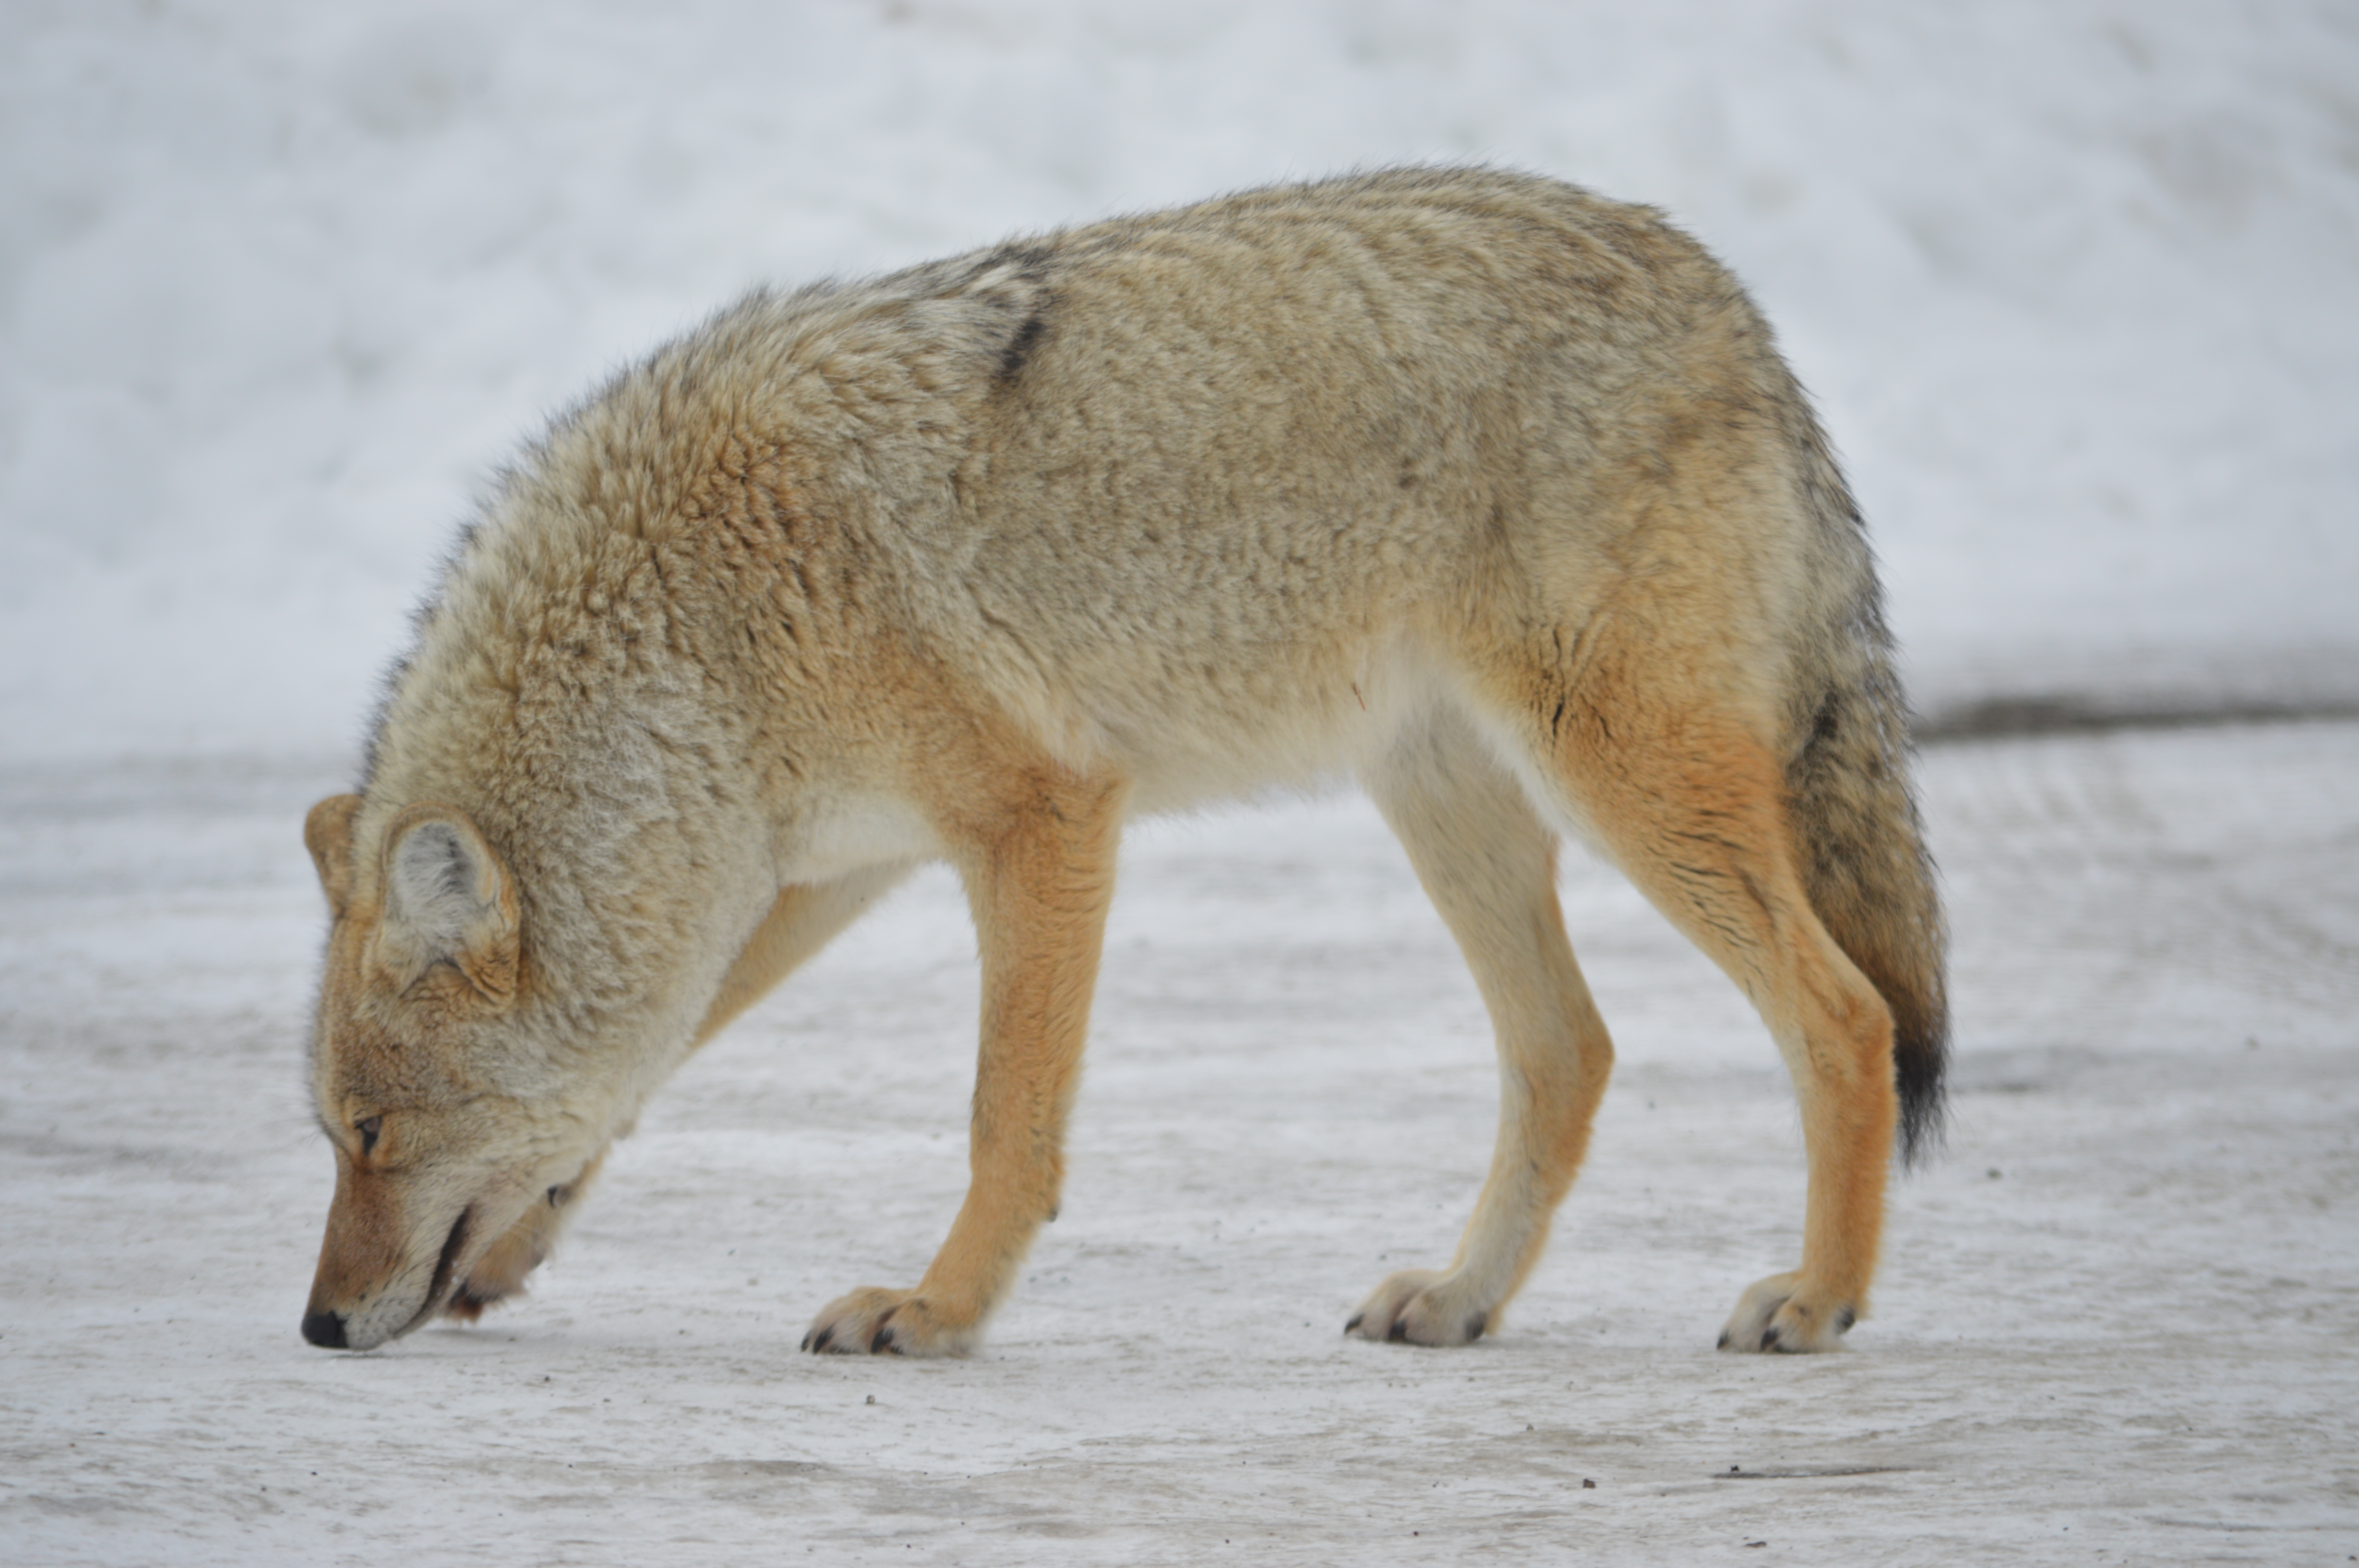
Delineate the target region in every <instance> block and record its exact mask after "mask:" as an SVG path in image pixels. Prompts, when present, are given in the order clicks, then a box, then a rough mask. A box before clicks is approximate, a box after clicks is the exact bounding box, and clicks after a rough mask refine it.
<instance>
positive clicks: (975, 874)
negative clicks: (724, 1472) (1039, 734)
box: [803, 770, 1125, 1356]
mask: <svg viewBox="0 0 2359 1568" xmlns="http://www.w3.org/2000/svg"><path fill="white" fill-rule="evenodd" d="M1124 793H1125V791H1124V787H1123V785H1122V784H1120V783H1119V782H1116V781H1112V780H1107V779H1103V778H1099V779H1074V778H1071V777H1065V776H1060V775H1058V774H1057V773H1054V772H1053V771H1049V770H1043V771H1040V772H1038V773H1031V774H1029V775H1027V778H1026V779H1025V780H1024V781H1023V784H1022V787H1020V788H1018V789H1016V790H1013V791H1011V792H1010V794H1011V795H1012V796H1014V797H1015V798H1012V799H1011V800H1010V801H1009V802H1008V803H1007V804H1006V806H1004V808H1002V809H1000V810H997V811H995V812H993V813H991V814H990V815H989V816H988V817H987V818H986V819H984V821H983V822H982V823H981V824H980V825H979V826H978V827H977V829H975V830H974V831H973V835H972V837H971V838H970V839H969V841H968V842H967V843H966V844H964V845H960V844H956V843H954V844H953V853H954V854H957V855H958V856H959V859H960V861H961V865H960V870H961V871H962V874H963V876H964V878H965V881H966V889H967V898H968V901H969V903H970V904H971V905H972V907H973V913H974V925H975V934H976V936H977V939H978V942H979V945H980V946H981V949H982V957H983V1041H982V1047H981V1049H980V1051H979V1052H978V1054H977V1057H976V1062H975V1084H974V1119H973V1130H972V1134H971V1139H972V1141H971V1145H970V1149H969V1155H968V1161H969V1167H970V1171H971V1175H970V1178H969V1183H968V1187H967V1195H966V1202H965V1204H964V1205H963V1206H961V1208H960V1209H959V1214H958V1218H957V1219H956V1221H954V1222H953V1223H952V1224H951V1233H950V1237H949V1238H948V1239H947V1240H945V1241H944V1242H943V1243H942V1248H941V1250H940V1252H938V1253H936V1254H935V1255H934V1261H933V1264H932V1266H931V1267H930V1268H929V1269H928V1270H927V1271H926V1274H925V1278H923V1279H922V1280H920V1281H918V1286H917V1288H916V1289H915V1290H909V1291H897V1290H886V1289H882V1288H879V1287H875V1286H871V1287H869V1288H867V1289H864V1290H858V1291H854V1292H852V1293H851V1294H849V1295H846V1296H842V1297H839V1298H838V1299H837V1300H835V1301H832V1302H831V1303H828V1304H827V1306H826V1307H825V1308H824V1309H823V1310H822V1311H821V1313H820V1314H819V1316H818V1317H817V1318H816V1319H814V1320H813V1322H812V1324H811V1326H810V1333H808V1334H806V1335H805V1336H803V1347H804V1348H805V1349H807V1350H812V1351H836V1352H843V1353H853V1352H859V1351H887V1350H889V1351H892V1352H894V1353H895V1354H897V1355H908V1356H962V1355H964V1354H966V1353H967V1352H968V1351H970V1350H972V1349H973V1347H974V1345H975V1342H976V1340H977V1338H978V1337H979V1336H980V1335H981V1333H982V1329H983V1324H984V1319H985V1318H986V1317H987V1316H989V1315H990V1313H991V1311H992V1309H993V1308H994V1307H995V1306H997V1305H998V1304H999V1303H1000V1301H1001V1299H1002V1298H1003V1297H1004V1296H1005V1295H1006V1291H1007V1287H1008V1285H1009V1283H1010V1282H1011V1281H1013V1280H1014V1279H1015V1276H1016V1267H1017V1265H1019V1264H1020V1263H1021V1262H1022V1261H1023V1260H1024V1254H1025V1251H1026V1250H1027V1249H1028V1248H1029V1247H1030V1246H1031V1244H1032V1238H1033V1236H1034V1234H1035V1233H1036V1232H1037V1231H1038V1229H1039V1227H1040V1226H1041V1224H1042V1222H1044V1221H1046V1220H1050V1219H1054V1218H1055V1217H1056V1215H1057V1201H1058V1194H1059V1192H1060V1189H1061V1187H1062V1185H1063V1182H1064V1174H1065V1159H1064V1139H1065V1118H1066V1114H1067V1112H1068V1111H1069V1110H1070V1109H1071V1106H1072V1101H1073V1090H1074V1087H1075V1086H1076V1084H1077V1083H1078V1082H1079V1079H1080V1076H1081V1064H1082V1044H1083V1043H1084V1041H1085V1040H1086V1038H1087V1036H1088V1033H1089V1022H1090V995H1091V991H1092V989H1093V987H1094V985H1095V984H1096V980H1097V969H1098V956H1099V953H1100V951H1101V949H1102V947H1103V943H1104V935H1105V914H1106V905H1107V903H1108V902H1109V901H1110V900H1111V899H1112V898H1113V896H1114V849H1115V842H1116V839H1117V838H1118V836H1119V833H1120V827H1121V819H1122V806H1123V796H1124Z"/></svg>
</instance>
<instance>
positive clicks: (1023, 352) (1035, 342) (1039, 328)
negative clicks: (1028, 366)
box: [998, 307, 1049, 385]
mask: <svg viewBox="0 0 2359 1568" xmlns="http://www.w3.org/2000/svg"><path fill="white" fill-rule="evenodd" d="M1047 330H1049V313H1048V310H1047V308H1045V307H1040V308H1035V309H1034V310H1033V312H1032V314H1031V315H1029V316H1027V317H1026V318H1025V319H1024V325H1022V326H1021V327H1018V328H1016V335H1015V336H1014V337H1012V338H1010V339H1008V340H1007V346H1006V348H1004V349H1002V350H1000V351H999V372H998V379H999V381H1000V383H1001V384H1003V385H1005V384H1007V383H1009V382H1012V381H1014V380H1015V379H1016V377H1017V376H1019V375H1021V374H1023V373H1024V366H1025V363H1026V362H1027V361H1028V360H1030V359H1031V357H1032V351H1033V350H1034V349H1035V348H1037V347H1038V346H1039V342H1040V336H1041V334H1042V333H1044V332H1046V331H1047Z"/></svg>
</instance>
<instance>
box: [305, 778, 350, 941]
mask: <svg viewBox="0 0 2359 1568" xmlns="http://www.w3.org/2000/svg"><path fill="white" fill-rule="evenodd" d="M360 808H361V797H360V796H359V795H330V796H329V797H328V798H327V799H325V800H323V801H321V803H320V804H319V805H317V806H313V807H312V808H311V812H310V816H306V817H304V818H303V848H305V849H309V850H310V851H311V864H312V866H313V867H314V868H315V869H317V870H318V871H319V873H320V891H321V892H324V893H326V894H327V895H328V914H329V917H330V918H331V919H334V920H342V918H343V917H344V906H345V905H346V904H348V903H352V901H353V815H354V814H355V813H357V812H358V811H359V810H360Z"/></svg>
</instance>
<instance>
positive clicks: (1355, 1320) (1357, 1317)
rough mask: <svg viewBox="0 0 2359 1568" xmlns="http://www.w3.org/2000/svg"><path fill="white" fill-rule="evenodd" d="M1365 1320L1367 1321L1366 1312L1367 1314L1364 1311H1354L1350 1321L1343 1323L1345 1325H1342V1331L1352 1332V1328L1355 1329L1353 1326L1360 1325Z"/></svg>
mask: <svg viewBox="0 0 2359 1568" xmlns="http://www.w3.org/2000/svg"><path fill="white" fill-rule="evenodd" d="M1367 1321H1368V1314H1366V1313H1364V1312H1355V1313H1353V1314H1352V1321H1351V1322H1349V1323H1347V1324H1345V1325H1343V1332H1344V1333H1346V1334H1349V1333H1351V1332H1352V1330H1353V1329H1355V1328H1357V1327H1359V1326H1360V1325H1362V1324H1364V1323H1365V1322H1367Z"/></svg>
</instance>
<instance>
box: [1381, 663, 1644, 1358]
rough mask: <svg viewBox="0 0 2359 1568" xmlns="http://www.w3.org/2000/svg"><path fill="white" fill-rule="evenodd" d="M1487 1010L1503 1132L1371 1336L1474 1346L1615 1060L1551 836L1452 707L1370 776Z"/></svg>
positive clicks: (1570, 1168)
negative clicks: (1439, 1240)
mask: <svg viewBox="0 0 2359 1568" xmlns="http://www.w3.org/2000/svg"><path fill="white" fill-rule="evenodd" d="M1366 784H1367V787H1368V791H1369V793H1370V794H1371V795H1373V796H1374V797H1375V801H1376V805H1377V808H1378V809H1379V810H1381V811H1382V812H1383V813H1384V815H1385V819H1386V822H1388V823H1389V824H1390V825H1391V826H1392V829H1393V831H1394V833H1395V834H1397V836H1398V837H1399V838H1400V841H1401V844H1402V846H1403V847H1404V848H1405V849H1408V857H1409V862H1410V864H1411V865H1412V866H1413V867H1415V869H1416V871H1417V874H1418V880H1419V881H1420V882H1422V883H1423V884H1424V886H1425V891H1426V893H1427V896H1429V897H1430V898H1431V899H1432V900H1433V903H1434V907H1435V908H1436V909H1438V910H1439V911H1440V914H1441V917H1442V919H1443V921H1444V922H1445V923H1446V924H1447V925H1449V927H1450V930H1451V935H1453V936H1455V937H1456V938H1457V939H1458V946H1459V948H1460V950H1461V951H1462V952H1463V953H1464V954H1465V956H1466V963H1467V967H1468V968H1470V969H1472V970H1473V974H1474V981H1475V984H1476V985H1477V986H1478V987H1479V988H1480V989H1481V990H1482V993H1483V1000H1484V1005H1485V1007H1487V1008H1488V1009H1489V1011H1490V1014H1491V1021H1492V1025H1493V1028H1494V1029H1495V1032H1496V1033H1497V1036H1498V1046H1499V1093H1500V1105H1499V1139H1498V1142H1497V1144H1496V1146H1495V1149H1494V1152H1493V1154H1492V1158H1491V1173H1490V1178H1489V1179H1488V1180H1487V1181H1486V1182H1484V1186H1483V1195H1482V1196H1481V1198H1479V1199H1478V1200H1477V1201H1476V1203H1475V1206H1474V1214H1473V1218H1472V1219H1470V1220H1469V1221H1468V1222H1467V1226H1466V1231H1465V1235H1464V1236H1463V1238H1462V1239H1461V1240H1460V1242H1459V1244H1458V1254H1457V1256H1456V1257H1455V1258H1453V1259H1452V1260H1451V1263H1450V1266H1449V1267H1448V1268H1447V1269H1445V1270H1440V1271H1431V1270H1408V1271H1403V1272H1400V1273H1397V1274H1394V1275H1392V1276H1391V1277H1390V1278H1388V1279H1386V1281H1384V1282H1383V1283H1382V1284H1380V1285H1378V1286H1377V1287H1376V1289H1375V1293H1373V1294H1372V1295H1370V1296H1369V1297H1368V1298H1367V1300H1366V1301H1365V1302H1364V1303H1361V1305H1360V1309H1359V1311H1358V1312H1357V1313H1356V1314H1354V1315H1353V1318H1352V1320H1351V1322H1350V1323H1348V1324H1346V1325H1344V1332H1345V1333H1346V1334H1356V1335H1358V1336H1361V1337H1363V1338H1366V1339H1399V1340H1406V1341H1408V1342H1409V1343H1410V1344H1414V1345H1463V1344H1465V1343H1467V1342H1468V1341H1469V1340H1473V1339H1475V1338H1478V1337H1480V1336H1482V1335H1483V1334H1484V1331H1485V1330H1486V1329H1489V1328H1490V1327H1492V1326H1494V1325H1495V1324H1496V1323H1497V1322H1498V1317H1499V1312H1500V1309H1501V1308H1503V1307H1504V1306H1505V1305H1506V1303H1507V1299H1508V1298H1509V1297H1510V1296H1512V1295H1514V1294H1515V1292H1516V1290H1517V1287H1518V1286H1520V1285H1521V1284H1522V1283H1523V1281H1524V1276H1525V1275H1526V1274H1527V1273H1528V1272H1529V1271H1530V1270H1531V1266H1532V1264H1533V1262H1534V1261H1535V1260H1537V1259H1538V1257H1539V1253H1540V1249H1541V1247H1542V1246H1543V1245H1544V1244H1545V1243H1546V1241H1547V1239H1548V1230H1549V1218H1550V1217H1551V1216H1553V1215H1554V1214H1555V1212H1556V1206H1557V1205H1558V1204H1559V1203H1560V1202H1561V1201H1562V1200H1563V1198H1564V1195H1565V1193H1566V1191H1567V1190H1568V1189H1569V1188H1570V1187H1571V1185H1572V1179H1573V1175H1574V1173H1576V1172H1577V1171H1579V1169H1580V1168H1581V1157H1582V1152H1583V1150H1585V1149H1586V1148H1587V1146H1588V1142H1589V1124H1590V1120H1591V1118H1592V1117H1593V1115H1594V1114H1595V1112H1596V1110H1597V1102H1598V1099H1599V1098H1600V1097H1601V1096H1603V1094H1604V1092H1605V1079H1606V1075H1607V1074H1608V1072H1609V1071H1610V1070H1611V1069H1612V1067H1613V1065H1614V1046H1613V1044H1612V1042H1611V1041H1610V1040H1609V1039H1608V1038H1607V1037H1606V1033H1605V1024H1604V1021H1603V1019H1601V1018H1600V1017H1599V1016H1598V1013H1597V1006H1596V1003H1595V1002H1593V1000H1591V999H1590V995H1589V988H1588V986H1587V985H1586V984H1584V983H1583V982H1582V978H1581V969H1580V968H1579V967H1578V966H1577V965H1576V964H1575V963H1574V962H1573V957H1572V947H1571V944H1570V943H1569V942H1567V941H1566V939H1565V934H1564V917H1563V915H1562V914H1561V913H1560V911H1559V909H1558V906H1557V897H1556V875H1555V872H1556V837H1555V835H1554V834H1552V833H1551V832H1549V829H1548V828H1547V827H1546V826H1545V825H1544V824H1542V822H1541V821H1540V819H1539V817H1538V816H1537V815H1536V814H1535V813H1534V812H1533V810H1532V806H1531V803H1530V801H1529V800H1528V799H1527V797H1526V795H1525V794H1524V791H1523V789H1522V787H1521V785H1519V784H1517V781H1516V780H1515V779H1513V778H1512V777H1510V776H1509V775H1508V774H1507V773H1506V772H1504V771H1503V770H1502V769H1501V768H1500V767H1499V766H1498V764H1497V763H1495V762H1493V761H1492V759H1491V757H1490V754H1489V752H1487V750H1486V749H1485V748H1484V745H1483V743H1482V741H1481V740H1480V739H1479V738H1478V737H1477V736H1476V734H1475V732H1474V730H1473V727H1472V726H1471V725H1469V724H1468V723H1467V721H1466V720H1465V719H1463V718H1462V717H1461V716H1460V715H1459V714H1458V713H1456V712H1455V711H1454V710H1451V709H1446V708H1443V709H1436V710H1435V713H1434V715H1433V716H1432V718H1431V719H1430V721H1429V722H1428V723H1426V724H1424V725H1422V726H1420V727H1419V728H1418V729H1416V730H1411V731H1409V732H1408V733H1407V734H1405V735H1404V736H1403V737H1402V738H1401V739H1400V741H1398V742H1397V743H1396V745H1395V746H1394V747H1393V749H1392V750H1391V752H1389V753H1388V754H1387V755H1386V758H1385V759H1384V761H1383V762H1381V763H1379V764H1378V765H1377V766H1376V767H1375V768H1373V769H1371V770H1369V775H1368V777H1367V779H1366Z"/></svg>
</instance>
